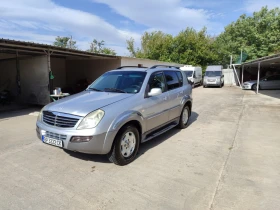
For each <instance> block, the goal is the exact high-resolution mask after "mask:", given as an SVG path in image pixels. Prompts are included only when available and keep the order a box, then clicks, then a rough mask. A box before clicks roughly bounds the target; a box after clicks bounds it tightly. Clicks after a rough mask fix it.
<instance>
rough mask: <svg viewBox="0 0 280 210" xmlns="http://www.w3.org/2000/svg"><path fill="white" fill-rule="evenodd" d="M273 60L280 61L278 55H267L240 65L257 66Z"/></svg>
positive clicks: (279, 55)
mask: <svg viewBox="0 0 280 210" xmlns="http://www.w3.org/2000/svg"><path fill="white" fill-rule="evenodd" d="M274 59H280V54H274V55H269V56H265V57H262V58H258V59H255V60H252V61H248V62H245V63H243V64H242V65H244V66H246V65H252V64H257V63H259V62H265V61H269V60H274Z"/></svg>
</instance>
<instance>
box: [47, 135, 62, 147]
mask: <svg viewBox="0 0 280 210" xmlns="http://www.w3.org/2000/svg"><path fill="white" fill-rule="evenodd" d="M42 141H43V142H44V143H46V144H50V145H53V146H56V147H62V141H61V140H57V139H52V138H48V137H45V136H42Z"/></svg>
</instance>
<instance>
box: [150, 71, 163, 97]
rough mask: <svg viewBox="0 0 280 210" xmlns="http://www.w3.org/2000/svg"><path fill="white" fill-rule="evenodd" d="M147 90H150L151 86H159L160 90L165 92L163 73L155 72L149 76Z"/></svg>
mask: <svg viewBox="0 0 280 210" xmlns="http://www.w3.org/2000/svg"><path fill="white" fill-rule="evenodd" d="M148 86H149V87H148V92H150V91H151V89H153V88H160V89H161V91H162V92H165V89H166V88H165V87H166V85H165V81H164V75H163V73H155V74H153V75H152V76H151V77H150V80H149V84H148Z"/></svg>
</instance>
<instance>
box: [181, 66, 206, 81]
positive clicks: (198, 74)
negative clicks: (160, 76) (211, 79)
mask: <svg viewBox="0 0 280 210" xmlns="http://www.w3.org/2000/svg"><path fill="white" fill-rule="evenodd" d="M180 69H181V70H182V71H184V73H185V74H186V76H187V78H188V79H189V81H191V82H192V83H193V85H194V86H195V85H202V69H201V67H199V66H192V65H185V66H183V67H180Z"/></svg>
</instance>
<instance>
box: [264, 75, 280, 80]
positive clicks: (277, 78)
mask: <svg viewBox="0 0 280 210" xmlns="http://www.w3.org/2000/svg"><path fill="white" fill-rule="evenodd" d="M267 80H268V81H273V80H280V75H273V76H270V77H267Z"/></svg>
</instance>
